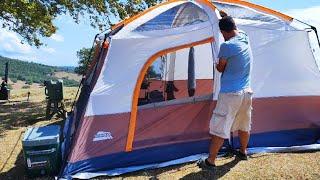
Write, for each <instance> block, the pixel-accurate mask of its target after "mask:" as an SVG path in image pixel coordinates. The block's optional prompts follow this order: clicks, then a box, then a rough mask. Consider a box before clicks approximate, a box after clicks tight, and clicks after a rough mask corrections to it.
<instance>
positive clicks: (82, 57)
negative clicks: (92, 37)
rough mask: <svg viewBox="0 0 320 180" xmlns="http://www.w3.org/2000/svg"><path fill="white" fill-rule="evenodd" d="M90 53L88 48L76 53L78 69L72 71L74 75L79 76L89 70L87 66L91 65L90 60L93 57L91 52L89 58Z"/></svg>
mask: <svg viewBox="0 0 320 180" xmlns="http://www.w3.org/2000/svg"><path fill="white" fill-rule="evenodd" d="M90 52H91V49H90V48H82V49H80V50H79V51H77V57H78V59H79V62H78V67H76V68H75V69H74V72H75V73H77V74H79V75H85V74H86V72H87V70H88V68H89V65H90V63H91V59H92V57H93V51H92V52H91V53H92V54H91V56H90ZM90 57H91V58H90Z"/></svg>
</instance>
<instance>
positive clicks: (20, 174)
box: [0, 121, 62, 179]
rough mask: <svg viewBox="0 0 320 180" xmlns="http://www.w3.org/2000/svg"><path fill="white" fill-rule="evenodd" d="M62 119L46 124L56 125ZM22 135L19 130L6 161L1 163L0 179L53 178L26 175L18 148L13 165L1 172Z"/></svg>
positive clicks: (49, 177) (21, 154) (21, 152)
mask: <svg viewBox="0 0 320 180" xmlns="http://www.w3.org/2000/svg"><path fill="white" fill-rule="evenodd" d="M61 122H62V121H56V122H52V123H50V124H47V125H46V126H50V125H57V124H60V123H61ZM22 136H23V132H21V134H20V136H19V138H18V139H17V141H16V142H15V145H14V147H13V148H12V150H11V152H10V153H9V155H8V157H7V159H6V161H5V162H4V164H3V165H2V167H0V168H1V169H0V172H1V173H0V179H54V177H53V176H42V177H38V178H35V177H28V176H27V174H26V171H25V162H24V157H23V151H22V149H20V152H19V155H18V157H17V158H16V161H15V163H14V166H13V167H12V168H11V169H10V170H9V171H7V172H2V171H3V169H4V168H5V167H6V165H7V163H8V161H9V160H10V158H12V154H13V152H14V151H15V149H16V148H17V145H18V143H19V142H20V141H21V140H22Z"/></svg>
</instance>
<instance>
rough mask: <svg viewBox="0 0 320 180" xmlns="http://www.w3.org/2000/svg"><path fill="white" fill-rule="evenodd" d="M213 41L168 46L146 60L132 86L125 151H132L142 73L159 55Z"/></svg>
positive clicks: (205, 40) (208, 39) (209, 39)
mask: <svg viewBox="0 0 320 180" xmlns="http://www.w3.org/2000/svg"><path fill="white" fill-rule="evenodd" d="M213 41H214V38H213V37H211V38H207V39H204V40H201V41H197V42H193V43H189V44H184V45H181V46H176V47H172V48H168V49H165V50H162V51H159V52H157V53H156V54H154V55H152V56H151V57H150V58H149V59H148V60H147V62H146V63H145V64H144V65H143V67H142V69H141V70H140V74H139V76H138V79H137V83H136V86H135V88H134V92H133V97H132V105H131V114H130V121H129V130H128V137H127V144H126V149H125V151H126V152H130V151H132V144H133V139H134V135H135V129H136V122H137V113H138V98H139V93H140V87H141V84H142V81H143V78H144V75H145V74H146V72H147V70H148V68H149V67H150V65H152V63H153V62H154V61H155V60H156V59H157V58H158V57H160V56H162V55H165V54H168V53H171V52H175V51H177V50H180V49H184V48H189V47H193V46H197V45H201V44H206V43H211V42H213Z"/></svg>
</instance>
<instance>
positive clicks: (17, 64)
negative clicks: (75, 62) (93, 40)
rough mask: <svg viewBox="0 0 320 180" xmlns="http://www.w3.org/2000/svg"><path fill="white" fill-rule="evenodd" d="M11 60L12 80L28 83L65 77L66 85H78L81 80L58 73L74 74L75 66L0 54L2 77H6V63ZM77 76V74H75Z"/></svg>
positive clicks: (10, 76)
mask: <svg viewBox="0 0 320 180" xmlns="http://www.w3.org/2000/svg"><path fill="white" fill-rule="evenodd" d="M6 62H9V78H10V80H11V81H12V82H17V80H21V81H25V82H26V84H29V85H31V84H32V83H39V84H43V82H44V81H45V80H57V79H58V78H59V79H63V83H64V85H65V86H77V85H78V84H79V81H77V80H78V79H77V78H69V76H59V77H57V76H56V74H61V72H62V74H63V73H65V74H67V75H68V74H73V75H75V74H74V67H66V66H64V67H57V66H48V65H43V64H39V63H34V62H26V61H21V60H18V59H10V58H6V57H3V56H0V77H4V69H5V63H6ZM75 76H76V75H75Z"/></svg>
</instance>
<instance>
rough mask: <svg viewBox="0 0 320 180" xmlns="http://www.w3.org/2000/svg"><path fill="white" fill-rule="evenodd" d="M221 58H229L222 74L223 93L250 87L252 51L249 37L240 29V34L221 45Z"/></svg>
mask: <svg viewBox="0 0 320 180" xmlns="http://www.w3.org/2000/svg"><path fill="white" fill-rule="evenodd" d="M218 57H219V58H223V59H226V60H227V65H226V68H225V70H224V72H223V73H222V76H221V88H220V92H221V93H230V92H237V91H241V90H244V89H246V88H250V75H251V68H252V60H253V58H252V52H251V48H250V44H249V38H248V36H247V35H246V34H245V33H244V32H241V31H239V33H238V35H236V36H235V37H233V38H231V39H229V40H228V41H226V42H224V43H222V44H221V46H220V52H219V55H218Z"/></svg>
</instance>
